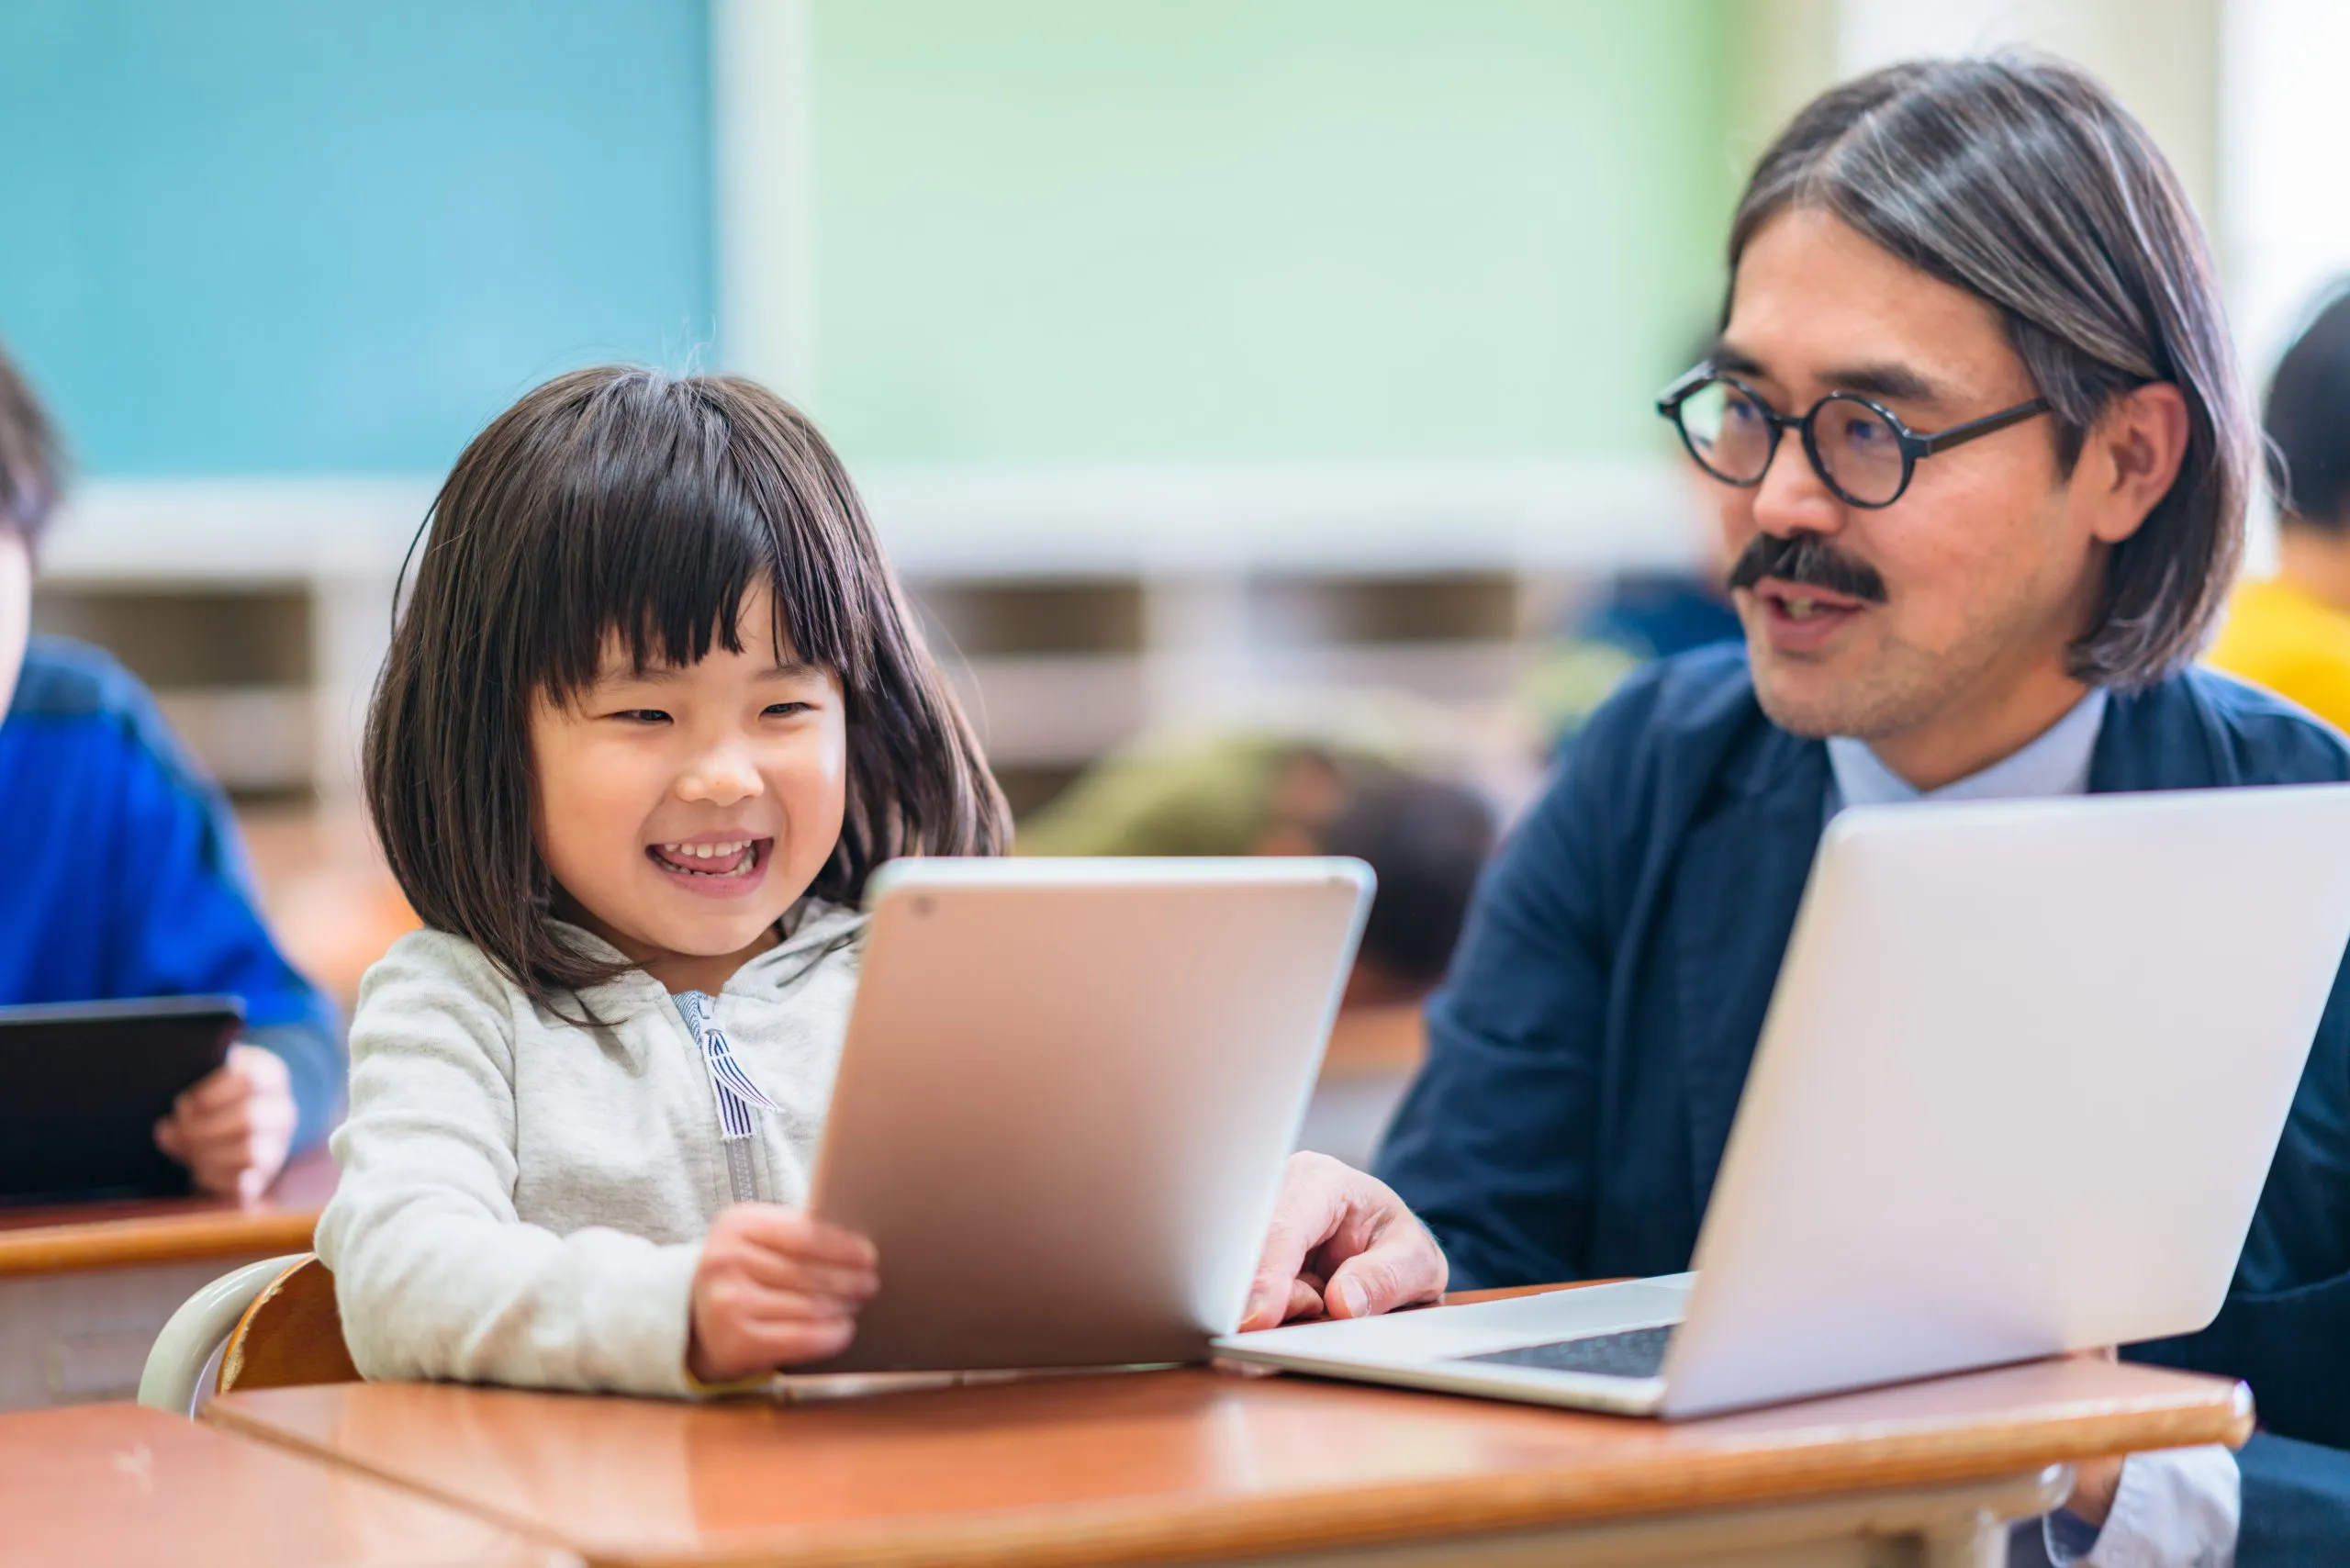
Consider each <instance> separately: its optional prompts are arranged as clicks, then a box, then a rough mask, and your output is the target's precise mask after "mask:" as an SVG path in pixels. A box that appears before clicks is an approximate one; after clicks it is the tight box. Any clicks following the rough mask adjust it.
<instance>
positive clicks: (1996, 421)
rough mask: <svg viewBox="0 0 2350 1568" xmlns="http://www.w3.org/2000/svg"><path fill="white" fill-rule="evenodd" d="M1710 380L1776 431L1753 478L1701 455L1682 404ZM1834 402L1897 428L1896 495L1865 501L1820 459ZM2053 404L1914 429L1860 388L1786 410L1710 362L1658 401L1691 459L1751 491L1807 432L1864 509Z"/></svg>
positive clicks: (1809, 455)
mask: <svg viewBox="0 0 2350 1568" xmlns="http://www.w3.org/2000/svg"><path fill="white" fill-rule="evenodd" d="M1709 381H1718V382H1720V383H1722V385H1724V386H1729V387H1732V388H1734V389H1735V390H1737V391H1738V392H1740V394H1742V395H1743V396H1744V397H1745V398H1747V400H1748V401H1749V402H1751V403H1752V404H1753V405H1754V406H1755V407H1756V408H1758V409H1762V419H1763V422H1764V425H1765V428H1767V429H1768V430H1769V431H1770V432H1771V447H1770V450H1769V451H1768V452H1765V453H1764V454H1762V471H1761V472H1760V473H1758V474H1756V475H1755V476H1754V477H1753V478H1751V479H1732V478H1729V477H1728V476H1725V475H1723V474H1722V473H1721V472H1720V471H1718V469H1716V468H1715V467H1714V465H1712V464H1710V463H1708V462H1707V461H1706V460H1705V458H1703V457H1701V456H1699V455H1698V453H1697V443H1696V439H1695V437H1693V436H1692V435H1690V433H1689V427H1688V426H1687V425H1685V424H1684V423H1683V422H1682V420H1681V406H1682V405H1683V404H1684V403H1686V402H1687V401H1688V400H1689V398H1691V397H1692V396H1693V395H1694V394H1695V392H1696V390H1697V389H1698V388H1699V387H1700V386H1704V385H1705V384H1706V383H1707V382H1709ZM1830 403H1858V404H1859V405H1860V406H1861V407H1862V408H1863V409H1867V410H1868V411H1869V412H1870V413H1872V414H1874V415H1875V416H1876V417H1877V418H1879V419H1881V420H1884V421H1885V422H1886V425H1887V426H1889V427H1890V428H1891V429H1892V431H1893V435H1894V440H1895V442H1897V444H1898V445H1899V447H1900V448H1901V482H1900V483H1899V484H1898V485H1896V486H1895V487H1893V494H1891V495H1889V496H1887V497H1886V498H1885V499H1883V500H1881V501H1864V500H1862V499H1860V498H1857V497H1855V496H1853V495H1852V493H1851V492H1850V491H1848V490H1846V489H1845V488H1844V487H1843V486H1841V485H1840V484H1838V483H1837V482H1836V480H1835V478H1834V477H1833V476H1831V475H1830V473H1829V472H1828V465H1826V464H1824V463H1822V462H1821V461H1820V460H1819V442H1818V439H1817V438H1816V437H1815V436H1814V434H1813V429H1814V424H1813V421H1814V420H1818V418H1819V410H1820V409H1824V408H1826V407H1828V405H1829V404H1830ZM2052 408H2053V405H2052V404H2051V403H2050V402H2049V401H2048V399H2047V398H2032V399H2031V401H2030V402H2026V403H2018V404H2016V405H2015V406H2014V407H2012V408H2008V409H2000V410H1999V411H1998V412H1997V413H1994V414H1986V415H1984V416H1983V417H1982V418H1981V419H1979V420H1967V421H1966V422H1965V423H1964V424H1958V425H1952V426H1950V427H1948V428H1947V429H1944V430H1939V431H1916V430H1911V429H1910V428H1909V426H1908V424H1907V423H1906V422H1905V421H1904V420H1902V418H1901V416H1900V415H1898V414H1897V413H1895V412H1894V411H1893V410H1892V409H1888V408H1886V406H1885V405H1884V404H1882V403H1880V402H1878V401H1877V400H1876V399H1875V398H1871V397H1867V396H1865V395H1864V394H1862V393H1859V392H1830V393H1829V394H1828V395H1827V396H1825V397H1823V398H1820V399H1819V401H1818V402H1816V403H1814V404H1813V405H1812V406H1811V407H1810V408H1809V409H1807V410H1805V411H1804V412H1803V413H1800V414H1783V413H1781V412H1780V411H1779V410H1778V409H1774V408H1773V407H1772V406H1771V400H1770V399H1769V398H1765V397H1763V396H1762V393H1760V392H1757V391H1756V390H1755V389H1754V388H1753V387H1751V386H1748V385H1747V384H1746V383H1745V382H1743V381H1740V379H1739V378H1738V377H1737V376H1735V375H1724V374H1723V373H1722V372H1720V371H1718V370H1716V369H1715V368H1714V367H1713V365H1712V364H1711V363H1710V362H1707V363H1705V364H1698V365H1695V366H1694V367H1693V368H1691V369H1690V370H1688V371H1686V372H1684V374H1683V375H1680V376H1679V377H1678V378H1677V379H1675V380H1674V381H1673V385H1672V386H1667V387H1666V388H1665V389H1664V390H1663V391H1662V392H1661V393H1659V394H1658V395H1657V400H1656V411H1657V413H1658V414H1659V415H1660V416H1662V418H1663V419H1665V420H1670V421H1671V422H1672V425H1673V429H1674V430H1675V431H1679V432H1680V435H1681V444H1682V445H1683V446H1684V447H1685V448H1687V449H1688V453H1689V458H1690V461H1692V462H1694V463H1695V464H1696V465H1697V466H1698V467H1700V468H1702V469H1704V470H1705V471H1706V475H1707V477H1708V478H1713V479H1719V480H1720V481H1721V482H1722V483H1723V484H1725V485H1729V486H1734V487H1737V488H1739V489H1741V490H1751V489H1753V488H1755V487H1758V486H1760V485H1761V484H1762V481H1763V480H1764V479H1766V478H1768V477H1770V475H1771V465H1772V464H1774V463H1775V462H1777V461H1778V459H1779V438H1780V437H1781V436H1782V435H1784V434H1785V432H1786V431H1790V430H1796V431H1802V432H1803V454H1804V457H1805V459H1806V460H1807V462H1809V463H1810V465H1811V471H1812V472H1813V473H1814V474H1816V475H1818V476H1819V482H1820V483H1821V484H1823V485H1825V486H1827V487H1828V488H1829V489H1830V491H1832V492H1833V493H1834V494H1835V496H1836V498H1837V499H1839V500H1841V501H1842V502H1843V503H1844V504H1845V505H1846V506H1852V507H1859V508H1861V509H1862V510H1864V511H1878V510H1883V509H1884V508H1886V507H1889V506H1891V505H1892V504H1893V503H1894V502H1896V501H1897V500H1899V499H1900V498H1902V497H1903V496H1906V495H1908V493H1909V481H1910V479H1911V478H1912V477H1914V476H1916V474H1917V472H1918V463H1919V459H1921V458H1927V457H1931V456H1933V455H1934V454H1936V453H1938V452H1948V451H1949V450H1950V449H1951V448H1952V447H1954V446H1964V444H1965V443H1966V442H1970V441H1973V440H1975V439H1976V438H1977V437H1979V436H1986V435H1991V434H1993V433H1995V432H1997V431H2003V430H2006V429H2007V428H2008V427H2009V426H2010V425H2020V424H2021V423H2023V421H2024V420H2029V419H2031V418H2033V417H2034V416H2036V415H2040V414H2044V413H2047V412H2049V411H2050V409H2052Z"/></svg>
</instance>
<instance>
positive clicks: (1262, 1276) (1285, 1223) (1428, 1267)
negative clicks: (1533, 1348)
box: [1240, 1154, 1446, 1329]
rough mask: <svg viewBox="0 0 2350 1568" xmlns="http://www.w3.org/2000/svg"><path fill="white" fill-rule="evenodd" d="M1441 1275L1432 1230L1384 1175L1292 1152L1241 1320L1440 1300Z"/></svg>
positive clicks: (1368, 1312)
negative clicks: (1388, 1183)
mask: <svg viewBox="0 0 2350 1568" xmlns="http://www.w3.org/2000/svg"><path fill="white" fill-rule="evenodd" d="M1445 1275H1446V1267H1445V1261H1444V1253H1443V1250H1442V1249H1439V1248H1438V1246H1437V1244H1436V1238H1435V1237H1433V1236H1430V1235H1429V1234H1428V1230H1427V1226H1424V1225H1422V1224H1421V1223H1420V1222H1419V1220H1418V1218H1417V1217H1416V1216H1415V1215H1413V1213H1412V1211H1411V1210H1410V1209H1408V1208H1406V1207H1404V1200H1403V1199H1401V1198H1399V1197H1397V1196H1396V1195H1395V1193H1394V1192H1393V1190H1392V1189H1390V1188H1389V1187H1388V1186H1387V1184H1386V1183H1385V1182H1381V1181H1378V1180H1376V1179H1374V1178H1372V1177H1370V1176H1366V1175H1364V1174H1363V1173H1362V1172H1361V1171H1360V1170H1355V1169H1354V1168H1353V1167H1351V1166H1348V1165H1345V1164H1341V1163H1340V1162H1339V1161H1337V1160H1335V1159H1331V1158H1330V1157H1329V1156H1328V1155H1326V1154H1292V1155H1291V1156H1290V1157H1289V1170H1288V1171H1287V1172H1286V1173H1285V1174H1284V1175H1283V1176H1282V1178H1281V1201H1280V1203H1279V1204H1276V1205H1275V1206H1274V1209H1273V1227H1272V1230H1271V1232H1270V1234H1268V1235H1267V1236H1266V1238H1265V1250H1264V1253H1263V1256H1262V1257H1261V1258H1260V1259H1259V1261H1258V1264H1257V1277H1256V1279H1255V1280H1254V1281H1252V1282H1250V1284H1249V1286H1248V1310H1247V1311H1246V1312H1245V1313H1243V1314H1242V1315H1241V1319H1240V1327H1242V1328H1244V1329H1247V1328H1270V1327H1273V1326H1274V1325H1276V1324H1279V1323H1286V1322H1290V1321H1292V1319H1296V1318H1301V1317H1315V1316H1321V1315H1323V1314H1325V1313H1327V1314H1328V1315H1329V1316H1332V1317H1370V1316H1375V1315H1377V1314H1379V1313H1382V1312H1393V1310H1395V1308H1397V1307H1399V1306H1413V1305H1418V1304H1419V1303H1421V1302H1427V1301H1434V1300H1436V1299H1437V1298H1438V1296H1440V1295H1442V1294H1444V1282H1445Z"/></svg>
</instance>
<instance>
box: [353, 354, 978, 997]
mask: <svg viewBox="0 0 2350 1568" xmlns="http://www.w3.org/2000/svg"><path fill="white" fill-rule="evenodd" d="M427 528H428V529H429V534H428V536H427V538H426V541H425V543H424V547H423V554H422V557H421V559H420V561H419V563H418V565H417V570H416V584H415V588H414V591H413V593H412V594H411V595H410V597H409V599H408V607H407V610H406V611H405V612H404V613H403V614H402V615H401V616H400V618H399V621H398V623H397V625H396V626H395V628H394V629H393V633H392V646H391V652H390V655H388V657H387V658H386V661H385V665H384V672H383V675H382V677H381V678H379V679H378V680H377V682H376V685H375V700H374V701H373V703H372V704H371V705H370V708H369V711H368V715H367V734H366V743H365V779H366V790H367V806H368V810H369V812H370V813H371V814H372V815H373V817H374V819H375V832H376V834H377V835H378V837H380V838H381V840H382V842H383V846H384V854H385V856H386V858H387V859H388V860H389V861H390V863H391V868H392V874H393V875H394V876H395V877H396V878H397V879H398V880H399V885H400V889H401V890H402V891H403V892H405V893H406V894H407V895H408V902H409V903H410V905H412V906H413V907H414V909H415V911H416V913H417V914H418V916H419V917H420V919H422V920H423V922H424V924H427V925H429V926H431V927H432V928H433V929H435V930H438V931H447V932H451V933H453V934H454V935H460V936H463V937H464V938H466V939H467V940H468V941H470V942H472V943H473V944H474V945H475V946H477V947H479V948H480V949H481V950H482V951H483V952H484V953H485V954H487V955H488V957H489V958H490V960H491V961H492V962H493V963H495V964H496V965H497V966H498V969H499V970H500V971H502V972H503V973H504V974H505V975H506V976H507V977H508V978H509V979H510V980H513V981H514V983H515V984H517V985H518V986H520V987H521V988H522V990H523V991H526V992H527V993H529V995H530V996H531V997H532V999H533V1000H534V1001H536V1002H540V1003H542V1004H546V1003H550V1002H553V1001H554V998H555V995H556V993H558V992H562V991H580V990H582V989H584V988H586V987H588V986H591V985H595V984H599V983H601V982H603V981H605V980H610V979H612V978H613V977H614V976H615V975H616V974H617V973H619V972H621V970H622V969H624V968H625V966H620V965H614V964H612V963H610V962H609V961H608V960H605V959H601V958H597V957H594V956H592V955H590V954H588V953H587V952H585V951H582V950H581V949H580V948H579V947H578V946H576V945H575V943H574V942H573V941H569V940H566V939H565V935H564V933H563V932H562V931H560V930H558V929H557V927H556V925H555V924H554V922H555V919H556V913H555V907H554V900H555V896H556V889H555V886H554V879H553V877H552V876H551V875H550V874H549V873H548V871H547V867H546V862H545V860H544V859H543V858H542V857H541V856H540V854H539V849H538V845H537V843H536V841H535V840H534V839H533V838H532V833H531V806H532V765H531V748H530V728H531V726H530V721H531V712H532V706H533V704H535V703H536V702H538V701H540V700H551V701H554V702H567V701H570V700H574V699H576V698H577V697H578V696H579V695H581V694H582V693H583V692H584V691H585V690H586V689H588V687H589V686H590V685H591V684H592V683H593V682H594V680H595V678H596V676H597V671H598V666H599V663H600V661H601V659H602V657H603V655H604V653H605V650H606V649H607V648H608V647H609V646H610V644H611V643H612V642H613V641H614V640H615V639H617V640H618V641H619V642H620V644H621V645H622V646H623V647H625V648H626V649H627V651H628V653H629V655H630V656H631V657H632V658H633V659H634V660H635V662H636V663H637V664H638V666H640V667H642V666H648V665H655V664H678V665H686V664H693V663H697V662H699V660H700V659H702V658H703V657H704V656H705V655H708V654H709V653H710V652H711V649H712V648H713V647H716V646H723V647H725V648H726V649H728V650H729V651H730V652H740V651H741V649H742V646H743V643H742V629H741V627H740V626H739V625H738V624H737V619H738V615H739V612H740V610H741V609H742V606H743V604H744V599H745V596H746V595H747V594H748V593H749V592H750V590H751V589H753V588H757V587H760V586H765V587H766V588H768V589H769V590H770V594H771V601H772V603H773V604H774V607H775V621H776V625H775V634H776V644H777V646H778V648H786V649H789V650H790V651H791V652H792V654H793V655H795V656H796V657H798V658H799V659H800V660H803V661H805V662H807V663H809V664H812V665H817V666H822V667H824V668H827V669H830V670H832V671H833V672H834V674H835V675H837V676H838V677H839V678H840V684H841V690H842V693H843V695H844V697H845V713H844V716H845V722H846V728H847V739H848V787H847V797H848V798H847V803H846V810H845V812H844V815H843V819H842V823H841V837H840V843H839V845H838V846H836V847H835V848H834V852H833V856H832V858H831V859H830V860H829V861H828V862H826V864H825V866H824V869H823V871H822V873H821V874H820V875H819V876H818V877H817V879H816V880H815V882H814V884H813V885H812V886H811V888H810V891H811V893H815V894H817V895H819V896H821V897H823V898H826V899H830V900H832V901H834V902H841V903H855V902H857V901H858V900H859V899H861V898H862V897H863V896H864V891H865V879H866V878H867V877H868V876H870V875H871V874H872V872H873V868H875V867H877V866H878V865H880V864H881V863H882V862H883V861H885V860H888V859H890V858H891V857H895V856H900V855H996V854H1001V853H1002V851H1003V849H1004V846H1005V845H1006V843H1007V841H1008V840H1009V838H1010V836H1011V824H1010V816H1009V813H1008V812H1006V810H1005V808H1004V802H1003V796H1002V792H1001V791H1000V790H998V789H997V788H996V785H995V780H994V779H993V778H991V777H990V775H989V773H988V768H987V763H986V761H985V760H984V759H983V757H982V756H981V755H980V752H979V743H978V741H977V740H976V739H975V738H974V736H973V735H972V733H971V729H970V726H969V724H968V723H967V722H965V720H964V717H963V713H962V711H961V709H960V708H959V707H957V704H956V701H955V699H954V697H953V695H952V694H951V693H950V692H949V691H948V689H947V687H946V681H945V679H944V678H942V677H941V676H940V674H939V671H938V666H937V665H936V664H935V663H934V661H933V660H932V658H931V656H930V653H929V651H928V649H927V648H925V647H924V646H923V640H922V636H921V633H919V632H918V631H917V630H916V628H915V625H914V622H913V617H912V614H911V613H910V612H909V611H908V610H907V606H906V599H905V596H904V594H903V593H902V591H901V589H900V588H899V587H898V582H897V579H896V577H895V576H894V575H893V574H892V573H891V571H890V567H889V565H888V563H887V562H886V561H884V560H883V558H882V555H881V550H880V547H879V545H878V544H877V543H875V541H874V537H873V529H872V525H871V523H870V522H868V521H867V518H866V515H865V508H864V505H863V504H862V503H861V502H860V501H859V500H858V499H857V496H856V489H855V488H854V487H852V486H851V485H850V484H849V480H848V475H847V474H846V473H845V472H844V471H843V469H842V467H841V464H840V459H839V458H838V457H836V456H835V455H834V453H833V450H832V448H831V447H829V446H828V445H826V444H825V442H824V440H823V438H822V436H820V435H818V434H817V433H816V430H815V427H814V426H813V425H811V423H809V421H808V420H806V419H805V418H804V417H802V416H801V415H800V413H799V412H798V411H797V410H796V409H792V408H791V407H790V406H789V405H788V404H786V403H785V402H784V401H783V400H782V399H781V398H778V397H776V396H775V395H774V394H773V393H771V392H769V391H767V389H766V388H764V387H762V386H758V385H756V384H755V383H754V382H750V381H745V380H743V379H742V378H740V377H737V376H731V375H683V376H672V375H663V374H661V373H659V372H657V371H652V370H645V369H641V368H636V367H632V366H624V365H606V366H600V367H598V368H596V369H592V370H579V371H574V372H572V373H571V374H570V375H562V376H558V377H556V378H555V379H554V380H553V381H550V382H548V383H547V384H546V385H544V386H541V387H539V388H537V389H536V390H535V391H532V392H531V393H530V394H528V395H527V396H525V397H524V398H522V400H521V401H520V402H519V403H517V404H515V405H514V407H512V408H511V409H508V410H507V411H506V412H505V413H503V414H500V415H499V416H498V418H497V420H494V421H492V422H491V424H490V426H489V428H488V429H487V430H485V431H482V432H481V434H480V435H479V436H477V437H476V438H475V439H474V442H473V444H471V445H470V446H468V447H466V448H465V451H464V455H463V456H462V457H460V458H458V460H457V465H456V468H455V469H454V470H453V472H452V473H451V474H450V476H449V479H448V482H447V483H446V484H444V485H442V487H441V493H440V495H439V496H438V497H437V498H435V499H434V501H433V503H432V510H431V514H430V516H429V517H428V519H427Z"/></svg>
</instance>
